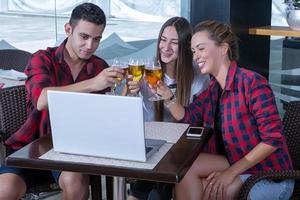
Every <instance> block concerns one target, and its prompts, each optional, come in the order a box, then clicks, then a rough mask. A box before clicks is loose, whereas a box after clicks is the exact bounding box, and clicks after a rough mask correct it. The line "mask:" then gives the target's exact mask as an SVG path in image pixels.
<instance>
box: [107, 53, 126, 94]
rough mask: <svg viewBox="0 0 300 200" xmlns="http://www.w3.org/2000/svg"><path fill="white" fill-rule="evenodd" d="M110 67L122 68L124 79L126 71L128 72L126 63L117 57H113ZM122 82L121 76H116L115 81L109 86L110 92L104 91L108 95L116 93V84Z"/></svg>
mask: <svg viewBox="0 0 300 200" xmlns="http://www.w3.org/2000/svg"><path fill="white" fill-rule="evenodd" d="M111 67H115V68H120V69H123V71H124V73H123V75H124V79H126V76H127V73H128V64H127V63H126V62H123V61H120V60H118V59H114V60H113V62H112V65H111ZM121 82H122V78H120V77H116V81H115V84H114V86H113V87H111V88H110V92H108V93H106V94H109V95H116V88H117V86H118V84H120V83H121Z"/></svg>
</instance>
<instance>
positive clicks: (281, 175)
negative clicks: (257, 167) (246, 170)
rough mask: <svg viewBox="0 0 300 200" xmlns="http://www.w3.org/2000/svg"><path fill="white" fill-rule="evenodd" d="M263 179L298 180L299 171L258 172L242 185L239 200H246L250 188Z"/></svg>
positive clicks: (299, 176) (299, 177)
mask: <svg viewBox="0 0 300 200" xmlns="http://www.w3.org/2000/svg"><path fill="white" fill-rule="evenodd" d="M263 179H272V180H284V179H300V170H289V171H269V172H259V173H258V174H256V175H253V176H251V177H249V178H248V179H247V180H246V181H245V182H244V184H243V186H242V188H241V191H240V197H239V199H240V200H247V197H248V194H249V192H250V190H251V188H252V187H253V186H254V185H255V184H256V183H257V182H259V181H261V180H263Z"/></svg>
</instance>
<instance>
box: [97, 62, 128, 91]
mask: <svg viewBox="0 0 300 200" xmlns="http://www.w3.org/2000/svg"><path fill="white" fill-rule="evenodd" d="M123 73H124V70H122V69H120V68H116V67H110V68H106V69H104V70H103V71H102V72H101V73H99V74H98V75H97V76H95V77H94V78H92V79H91V80H92V88H93V90H94V91H101V90H104V89H106V88H108V87H113V86H114V84H115V83H116V81H117V80H116V78H120V79H123V78H124V75H123Z"/></svg>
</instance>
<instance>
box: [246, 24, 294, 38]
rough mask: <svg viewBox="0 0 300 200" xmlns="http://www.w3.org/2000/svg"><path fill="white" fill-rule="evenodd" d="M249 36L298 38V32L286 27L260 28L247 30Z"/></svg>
mask: <svg viewBox="0 0 300 200" xmlns="http://www.w3.org/2000/svg"><path fill="white" fill-rule="evenodd" d="M249 34H250V35H265V36H271V35H276V36H288V37H300V31H295V30H292V29H291V28H290V27H286V26H262V27H255V28H250V29H249Z"/></svg>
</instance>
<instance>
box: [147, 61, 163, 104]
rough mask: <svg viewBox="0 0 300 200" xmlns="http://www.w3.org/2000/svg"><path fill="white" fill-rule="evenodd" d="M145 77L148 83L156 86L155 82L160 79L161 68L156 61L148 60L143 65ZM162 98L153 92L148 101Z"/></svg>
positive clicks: (154, 87) (153, 86)
mask: <svg viewBox="0 0 300 200" xmlns="http://www.w3.org/2000/svg"><path fill="white" fill-rule="evenodd" d="M145 79H146V80H147V82H148V84H149V85H150V86H151V87H152V88H153V89H155V91H156V88H157V83H158V81H160V80H161V79H162V69H161V66H160V64H159V62H157V61H153V62H150V63H149V64H147V65H146V67H145ZM160 100H162V98H161V96H160V95H159V94H157V92H155V93H154V94H153V95H152V96H151V97H150V98H149V101H160Z"/></svg>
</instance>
